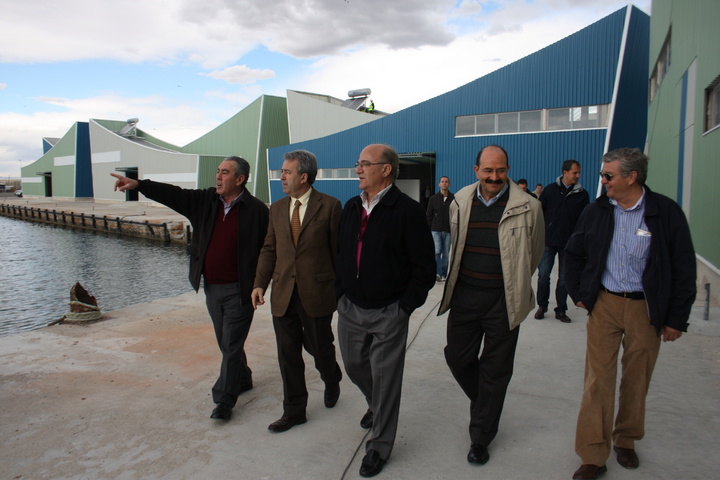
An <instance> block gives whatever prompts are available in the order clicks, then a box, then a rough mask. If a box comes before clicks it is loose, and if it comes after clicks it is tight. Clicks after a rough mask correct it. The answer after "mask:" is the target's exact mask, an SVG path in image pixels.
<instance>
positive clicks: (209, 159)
mask: <svg viewBox="0 0 720 480" xmlns="http://www.w3.org/2000/svg"><path fill="white" fill-rule="evenodd" d="M224 158H225V157H224V156H222V155H200V157H199V160H198V163H199V165H198V188H210V187H214V186H215V177H216V174H217V169H218V167H219V166H220V164H221V163H222V161H223V159H224Z"/></svg>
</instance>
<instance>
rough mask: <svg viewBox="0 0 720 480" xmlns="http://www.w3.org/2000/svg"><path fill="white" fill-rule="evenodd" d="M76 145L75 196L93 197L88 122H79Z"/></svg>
mask: <svg viewBox="0 0 720 480" xmlns="http://www.w3.org/2000/svg"><path fill="white" fill-rule="evenodd" d="M77 126H78V128H77V141H76V147H75V196H76V197H78V198H92V196H93V184H92V173H93V172H92V164H91V163H90V129H89V126H88V123H87V122H78V124H77Z"/></svg>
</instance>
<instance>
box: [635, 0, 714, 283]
mask: <svg viewBox="0 0 720 480" xmlns="http://www.w3.org/2000/svg"><path fill="white" fill-rule="evenodd" d="M718 24H720V3H719V2H711V1H707V2H685V1H678V0H673V1H670V0H667V1H662V2H653V15H652V19H651V27H650V34H651V39H650V45H651V51H650V58H649V60H650V65H649V68H648V74H647V75H648V77H649V76H650V72H651V71H652V69H653V67H654V65H655V62H656V60H657V57H658V54H659V53H660V49H661V48H662V46H663V43H664V41H665V38H666V36H667V33H668V31H669V30H670V28H672V39H671V55H672V57H671V63H670V69H669V70H668V72H667V75H666V76H665V79H664V80H663V82H662V84H661V85H660V88H659V89H658V91H657V95H656V96H655V98H654V99H653V101H652V103H651V104H650V108H649V125H648V153H649V156H650V168H649V172H648V184H649V185H650V188H652V189H654V190H655V191H657V192H660V193H663V194H665V195H668V196H669V197H671V198H674V199H676V200H678V199H677V198H676V197H677V190H678V175H677V172H678V167H679V160H680V150H679V147H680V146H679V139H680V136H681V135H682V134H683V133H682V132H680V125H681V118H680V115H681V110H680V105H681V103H682V79H683V76H684V75H685V74H686V72H687V69H688V68H689V67H690V65H691V64H692V63H693V61H695V62H696V65H697V72H696V84H695V88H694V90H695V98H690V99H688V101H689V102H694V111H695V117H694V118H693V119H690V120H689V121H688V122H687V123H688V124H689V123H693V124H694V132H693V137H692V149H691V150H689V149H686V150H685V152H684V154H685V158H684V162H685V166H687V165H688V164H691V166H690V167H689V168H690V172H687V171H686V175H690V176H691V180H690V202H689V205H687V204H685V205H683V208H684V209H686V208H689V211H690V213H689V215H688V221H689V223H690V231H691V233H692V238H693V244H694V247H695V252H696V253H697V254H698V255H700V256H701V257H702V258H704V259H705V260H707V261H708V262H709V263H710V264H711V265H713V266H714V267H715V268H716V269H720V249H718V248H717V244H716V242H717V238H718V237H720V215H718V211H720V195H718V186H717V179H718V178H720V129H716V130H713V131H710V132H707V133H705V132H704V116H705V98H704V94H705V89H706V88H708V87H709V86H710V85H712V84H713V82H714V80H715V79H716V78H717V76H718V75H719V74H720V55H718V45H720V29H718V27H717V26H718ZM688 124H686V126H689V125H688ZM689 151H691V152H692V155H691V156H690V154H689ZM706 281H711V278H708V277H705V278H703V279H702V282H706ZM712 288H713V295H715V296H717V287H716V286H715V285H714V284H713V286H712Z"/></svg>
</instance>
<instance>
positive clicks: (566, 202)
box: [535, 160, 590, 323]
mask: <svg viewBox="0 0 720 480" xmlns="http://www.w3.org/2000/svg"><path fill="white" fill-rule="evenodd" d="M579 179H580V163H579V162H578V161H576V160H565V161H564V162H563V164H562V175H560V176H559V177H558V178H557V180H555V182H554V183H551V184H549V185H547V186H546V187H545V188H544V189H543V192H542V194H541V195H540V198H539V200H540V203H542V208H543V215H544V216H545V251H544V252H543V256H542V259H541V260H540V266H539V267H538V287H537V303H538V309H537V311H536V312H535V318H536V319H538V320H540V319H542V318H544V317H545V312H547V310H548V305H549V304H550V272H552V269H553V265H554V264H555V255H557V257H558V264H559V265H558V281H557V285H556V286H555V302H556V307H555V318H557V319H558V320H560V321H561V322H563V323H570V317H568V316H567V314H566V313H565V312H566V311H567V288H565V275H564V273H563V270H564V267H565V244H566V243H567V241H568V239H569V238H570V235H572V232H573V229H574V228H575V224H576V223H577V221H578V218H580V214H581V213H582V211H583V209H584V208H585V206H586V205H587V204H588V203H589V202H590V198H589V195H588V193H587V191H585V190H584V189H583V187H582V185H580V182H579Z"/></svg>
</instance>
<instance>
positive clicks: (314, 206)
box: [300, 189, 322, 235]
mask: <svg viewBox="0 0 720 480" xmlns="http://www.w3.org/2000/svg"><path fill="white" fill-rule="evenodd" d="M321 204H322V202H321V199H320V194H319V193H317V192H316V191H315V189H313V191H312V192H311V193H310V198H309V199H308V204H307V208H306V209H305V217H304V218H303V221H302V225H301V226H300V235H302V232H303V230H305V226H306V225H308V224H309V223H310V221H311V220H312V219H313V217H314V216H315V215H316V214H317V213H318V211H319V210H320V205H321Z"/></svg>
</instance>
